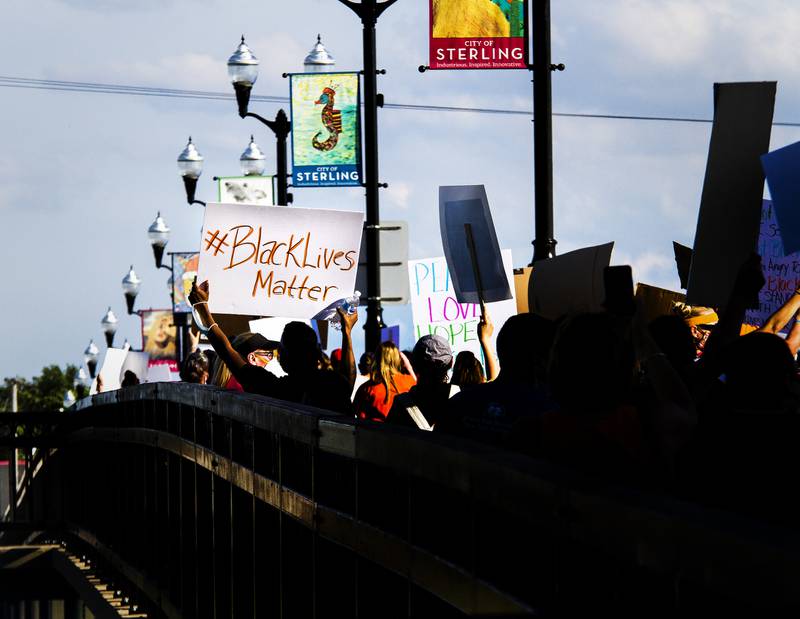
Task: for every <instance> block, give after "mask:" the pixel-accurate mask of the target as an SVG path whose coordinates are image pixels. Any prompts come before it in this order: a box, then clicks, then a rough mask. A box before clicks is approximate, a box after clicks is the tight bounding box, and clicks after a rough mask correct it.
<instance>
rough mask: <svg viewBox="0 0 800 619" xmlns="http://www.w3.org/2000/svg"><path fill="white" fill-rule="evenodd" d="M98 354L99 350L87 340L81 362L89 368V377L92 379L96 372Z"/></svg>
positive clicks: (92, 342)
mask: <svg viewBox="0 0 800 619" xmlns="http://www.w3.org/2000/svg"><path fill="white" fill-rule="evenodd" d="M99 354H100V350H99V349H98V348H97V345H96V344H95V343H94V340H89V345H88V346H87V347H86V350H84V351H83V360H84V361H85V362H86V367H87V368H89V376H91V377H92V378H94V376H95V374H96V372H97V355H99Z"/></svg>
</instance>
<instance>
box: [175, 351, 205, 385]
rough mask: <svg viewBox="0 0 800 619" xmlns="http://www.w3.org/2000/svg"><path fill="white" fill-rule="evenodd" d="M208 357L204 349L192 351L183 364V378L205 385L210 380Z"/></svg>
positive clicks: (185, 380)
mask: <svg viewBox="0 0 800 619" xmlns="http://www.w3.org/2000/svg"><path fill="white" fill-rule="evenodd" d="M208 368H209V363H208V357H206V355H205V353H204V352H203V351H202V350H196V351H195V352H193V353H190V354H189V356H188V357H186V359H185V360H184V362H183V365H182V366H181V380H182V381H184V382H187V383H195V384H198V385H205V384H206V383H207V382H208Z"/></svg>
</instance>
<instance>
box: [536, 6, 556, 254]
mask: <svg viewBox="0 0 800 619" xmlns="http://www.w3.org/2000/svg"><path fill="white" fill-rule="evenodd" d="M531 4H532V5H533V9H532V11H533V31H532V33H531V36H532V38H533V120H534V122H533V161H534V167H533V185H534V204H535V209H534V226H535V232H534V234H535V239H534V241H533V259H532V260H531V264H533V263H534V262H536V261H537V260H546V259H548V258H552V257H554V256H555V255H556V240H555V239H554V238H553V89H552V79H551V78H552V75H551V73H552V72H553V71H555V70H559V71H563V70H564V65H563V64H559V65H553V64H551V58H550V0H534V2H532V3H531Z"/></svg>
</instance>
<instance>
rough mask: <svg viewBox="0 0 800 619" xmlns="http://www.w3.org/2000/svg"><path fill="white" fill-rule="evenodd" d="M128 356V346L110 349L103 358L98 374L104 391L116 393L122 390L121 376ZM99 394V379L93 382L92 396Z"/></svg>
mask: <svg viewBox="0 0 800 619" xmlns="http://www.w3.org/2000/svg"><path fill="white" fill-rule="evenodd" d="M127 356H128V346H127V345H126V346H125V348H108V349H107V350H106V354H105V355H104V356H103V364H102V365H101V366H100V371H99V372H98V373H97V375H98V376H100V377H101V378H102V380H103V391H114V390H115V389H119V388H120V374H121V370H122V365H123V364H124V363H125V357H127ZM95 393H97V379H95V380H94V381H93V382H92V387H91V389H90V390H89V394H90V395H94V394H95Z"/></svg>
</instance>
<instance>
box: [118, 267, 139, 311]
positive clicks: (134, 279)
mask: <svg viewBox="0 0 800 619" xmlns="http://www.w3.org/2000/svg"><path fill="white" fill-rule="evenodd" d="M141 285H142V280H141V279H139V276H138V275H136V271H134V270H133V265H131V270H130V271H128V274H127V275H125V277H123V278H122V292H124V293H125V303H126V305H127V306H128V314H133V304H134V303H135V302H136V295H138V294H139V288H140V287H141Z"/></svg>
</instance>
